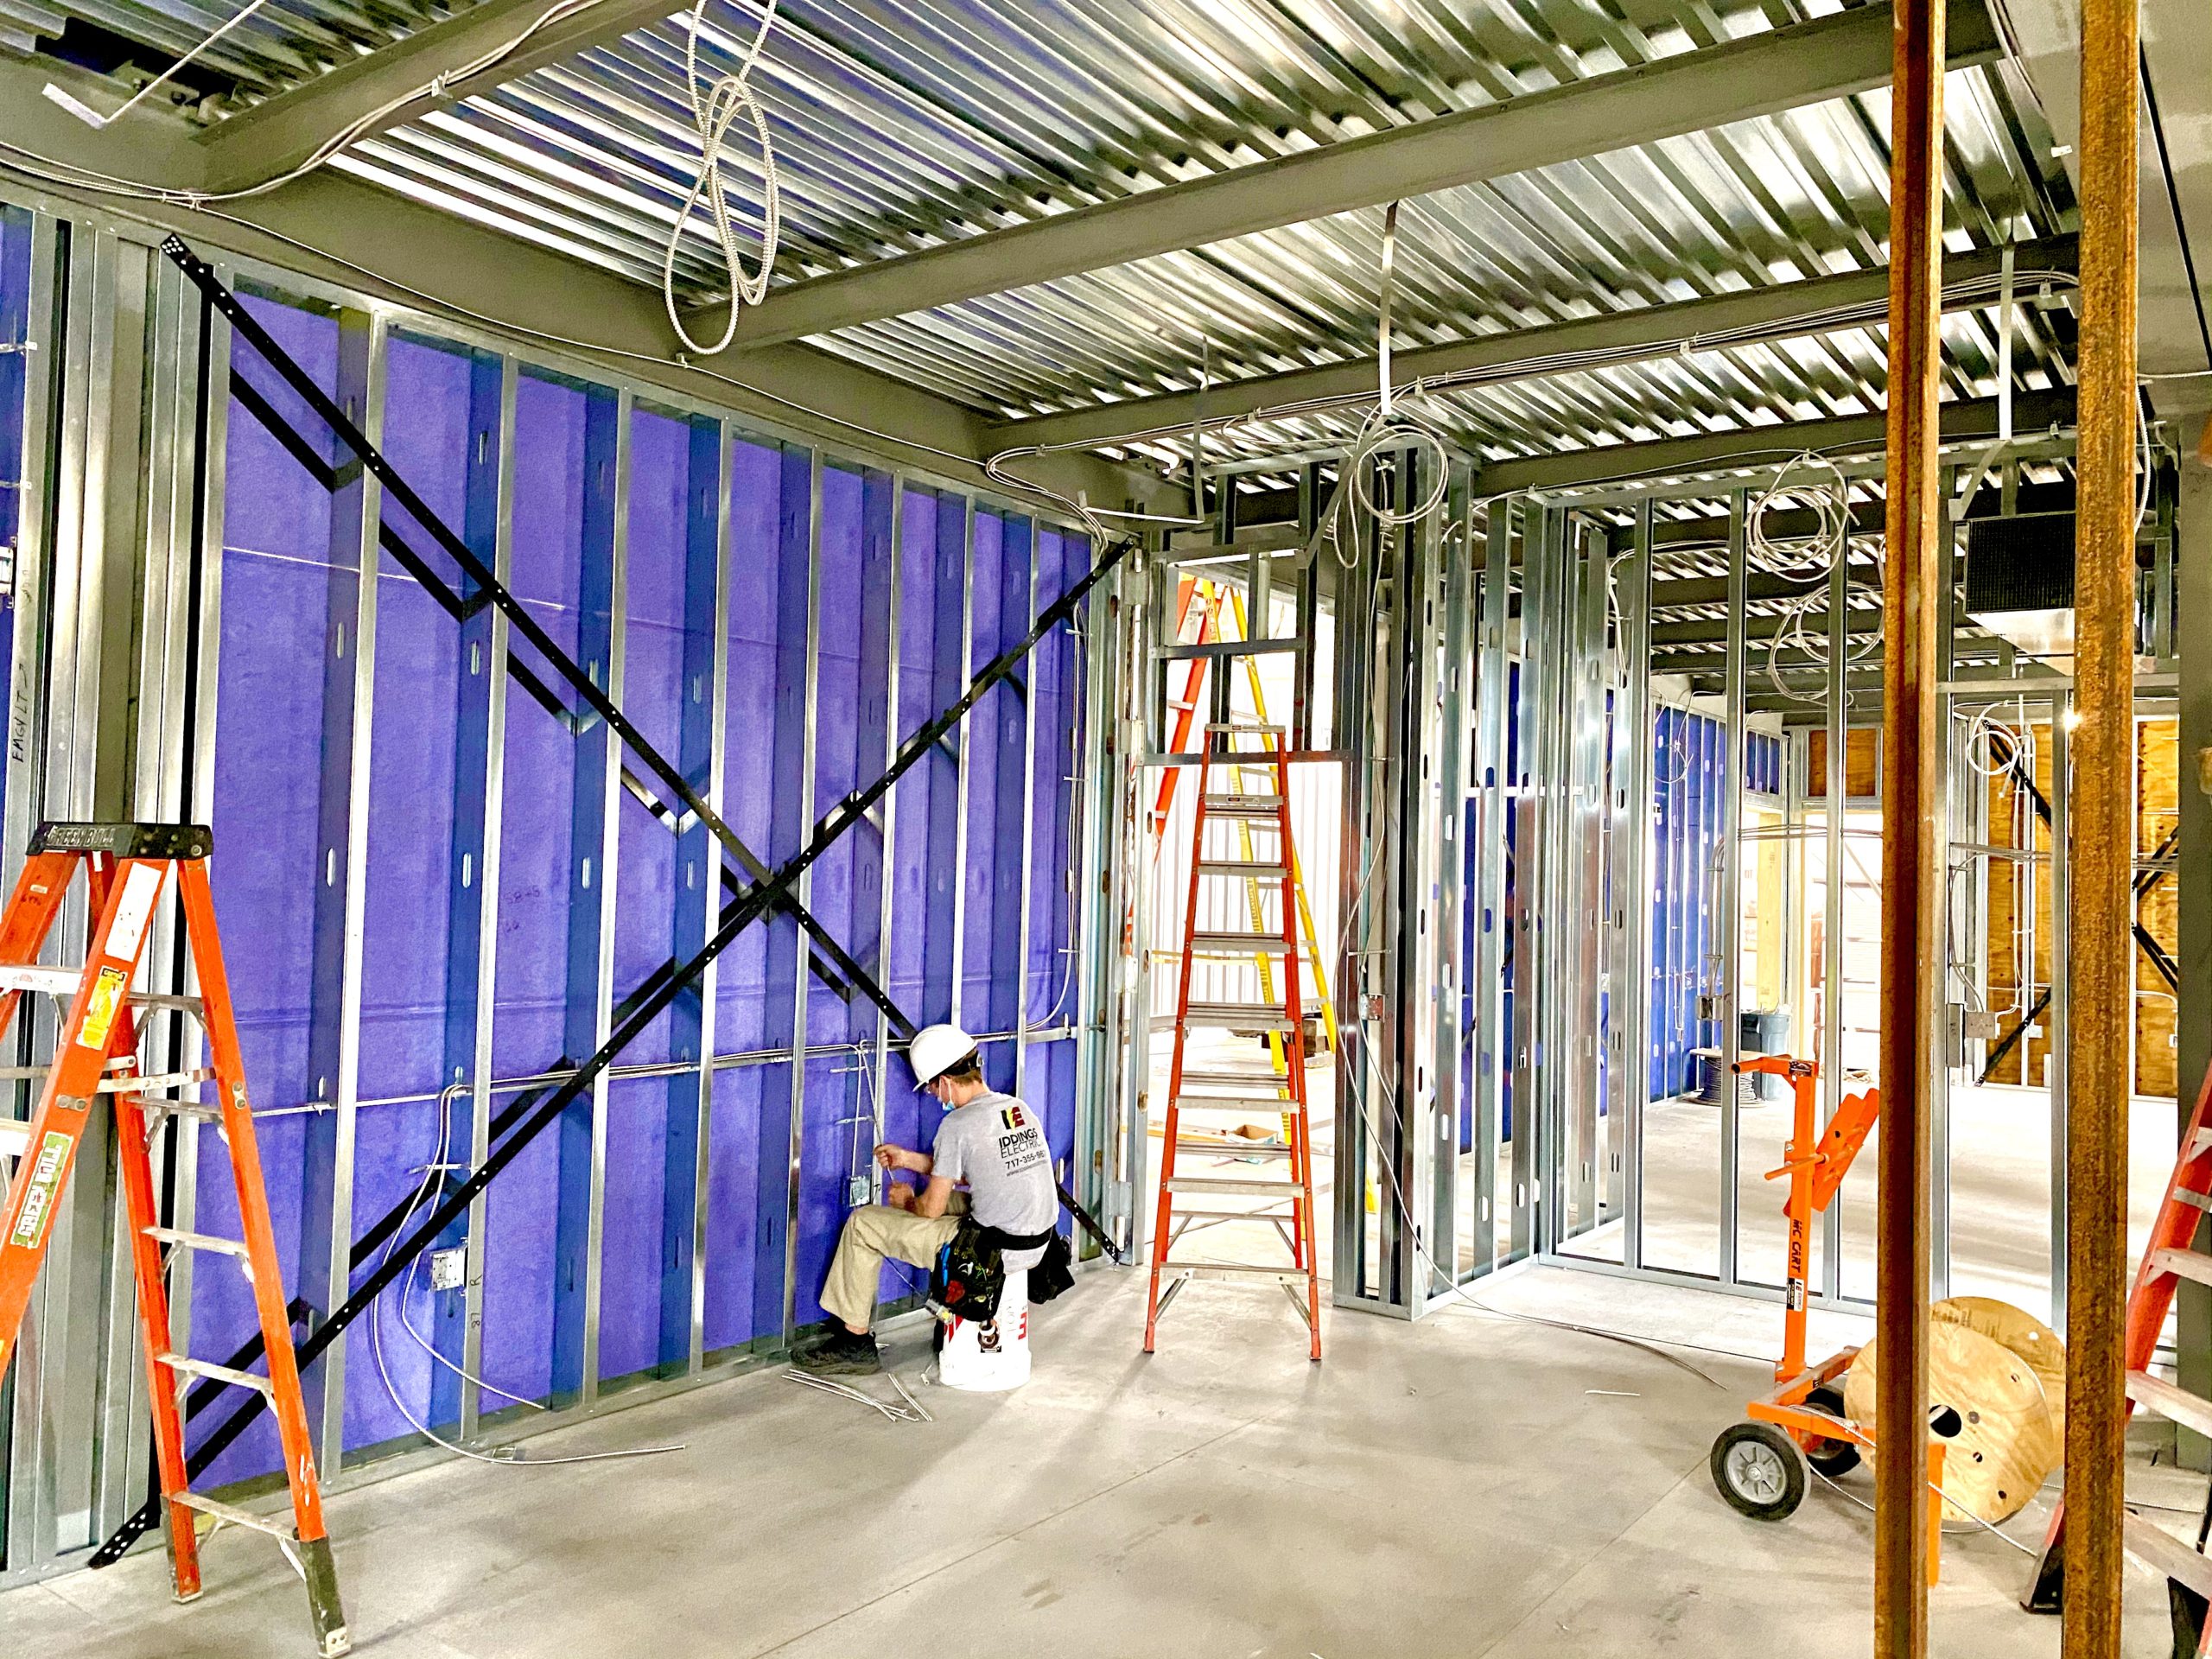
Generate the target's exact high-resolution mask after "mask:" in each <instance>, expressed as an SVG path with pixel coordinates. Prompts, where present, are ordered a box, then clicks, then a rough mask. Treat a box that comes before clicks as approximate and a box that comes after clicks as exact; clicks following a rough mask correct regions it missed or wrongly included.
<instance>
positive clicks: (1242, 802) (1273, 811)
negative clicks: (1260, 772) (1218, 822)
mask: <svg viewBox="0 0 2212 1659" xmlns="http://www.w3.org/2000/svg"><path fill="white" fill-rule="evenodd" d="M1281 810H1282V797H1281V796H1280V795H1209V796H1207V797H1206V816H1207V817H1210V818H1264V819H1268V820H1273V819H1274V817H1275V816H1276V815H1277V814H1279V813H1280V812H1281Z"/></svg>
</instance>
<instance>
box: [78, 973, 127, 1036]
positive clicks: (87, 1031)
mask: <svg viewBox="0 0 2212 1659" xmlns="http://www.w3.org/2000/svg"><path fill="white" fill-rule="evenodd" d="M129 978H130V976H128V975H126V974H125V973H124V971H123V969H120V968H103V969H100V976H99V978H98V979H96V980H94V981H93V982H92V995H91V997H90V998H89V999H88V1000H87V1001H86V1006H85V1027H84V1029H83V1030H81V1031H79V1033H77V1042H78V1046H79V1047H83V1048H97V1049H99V1050H100V1051H101V1052H105V1051H106V1049H107V1034H108V1033H109V1032H111V1031H112V1030H113V1029H114V1028H115V1016H116V1014H118V1012H119V1011H120V1010H121V1008H122V1007H123V988H124V985H125V984H127V983H128V982H129Z"/></svg>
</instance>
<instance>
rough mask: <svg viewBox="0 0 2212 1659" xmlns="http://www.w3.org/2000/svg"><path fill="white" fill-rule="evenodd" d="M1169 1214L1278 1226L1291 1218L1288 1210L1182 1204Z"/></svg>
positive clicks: (1174, 1218) (1170, 1216)
mask: <svg viewBox="0 0 2212 1659" xmlns="http://www.w3.org/2000/svg"><path fill="white" fill-rule="evenodd" d="M1167 1216H1168V1219H1169V1220H1171V1221H1264V1222H1267V1223H1268V1224H1271V1225H1273V1226H1276V1227H1281V1226H1282V1225H1284V1224H1287V1222H1288V1221H1289V1220H1290V1211H1287V1210H1185V1209H1184V1208H1183V1207H1182V1205H1176V1206H1175V1208H1173V1210H1170V1211H1168V1212H1167Z"/></svg>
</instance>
